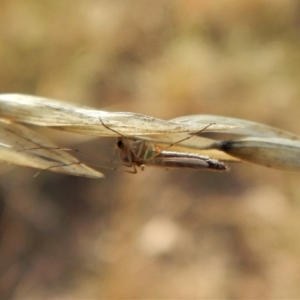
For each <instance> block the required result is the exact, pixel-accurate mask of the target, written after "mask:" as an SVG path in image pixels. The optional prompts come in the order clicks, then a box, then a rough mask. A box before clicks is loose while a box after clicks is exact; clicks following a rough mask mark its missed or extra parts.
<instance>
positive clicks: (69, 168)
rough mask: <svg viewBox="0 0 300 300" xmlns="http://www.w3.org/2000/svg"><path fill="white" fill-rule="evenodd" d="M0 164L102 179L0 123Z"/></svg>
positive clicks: (53, 147) (41, 140)
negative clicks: (5, 163)
mask: <svg viewBox="0 0 300 300" xmlns="http://www.w3.org/2000/svg"><path fill="white" fill-rule="evenodd" d="M0 160H1V161H4V162H7V163H10V164H14V165H20V166H25V167H32V168H37V169H41V170H47V171H53V172H57V173H64V174H68V175H76V176H83V177H90V178H102V177H104V175H103V174H102V173H100V172H98V171H95V170H93V169H91V168H89V167H87V166H86V165H84V164H82V163H80V161H79V160H78V159H76V158H75V157H73V156H72V155H70V154H69V153H67V152H65V151H63V150H62V149H59V148H58V147H57V146H56V145H54V144H53V143H51V142H50V141H48V140H46V139H45V138H44V137H42V136H40V135H38V134H37V133H36V132H34V131H32V130H30V129H28V128H26V127H25V126H22V125H20V124H16V123H12V122H10V121H6V120H1V119H0Z"/></svg>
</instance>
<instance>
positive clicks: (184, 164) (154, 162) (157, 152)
mask: <svg viewBox="0 0 300 300" xmlns="http://www.w3.org/2000/svg"><path fill="white" fill-rule="evenodd" d="M118 148H119V149H120V157H121V159H122V161H123V162H124V163H125V165H127V166H129V167H133V173H136V168H135V166H138V167H140V168H141V169H142V170H143V169H144V167H145V165H151V166H159V167H164V168H190V169H197V170H199V169H208V170H215V171H226V170H227V166H226V165H225V164H224V163H222V162H219V161H217V160H214V159H210V158H209V157H206V156H201V155H198V154H191V153H184V152H173V151H166V150H162V149H160V148H159V147H155V146H154V144H152V143H149V142H145V141H140V140H136V141H130V140H129V139H127V138H125V137H121V138H119V139H118Z"/></svg>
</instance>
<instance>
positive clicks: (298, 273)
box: [0, 0, 300, 299]
mask: <svg viewBox="0 0 300 300" xmlns="http://www.w3.org/2000/svg"><path fill="white" fill-rule="evenodd" d="M0 16H1V17H0V61H1V71H0V93H8V92H13V93H27V94H33V95H39V96H45V97H51V98H57V99H62V100H65V101H70V102H71V103H80V104H83V105H89V106H92V107H97V108H99V109H107V110H115V111H133V112H138V113H143V114H147V115H151V116H155V117H159V118H163V119H168V118H173V117H176V116H182V115H185V114H199V113H205V114H219V115H225V116H232V117H238V118H244V119H249V120H253V121H257V122H261V123H265V124H269V125H272V126H276V127H280V128H283V129H286V130H289V131H291V132H295V133H297V134H300V129H299V115H300V104H299V103H300V102H299V98H300V85H299V80H300V71H299V70H300V39H299V38H300V36H299V32H300V31H299V30H300V28H299V27H300V5H299V3H298V1H296V0H294V1H293V0H291V1H281V0H270V1H267V0H265V1H262V0H261V1H259V0H254V1H253V0H247V1H238V0H228V1H227V0H226V1H200V0H199V1H197V0H195V1H192V0H182V1H179V0H178V1H175V0H169V1H165V0H155V1H153V0H149V1H146V0H141V1H129V0H126V1H121V0H119V1H115V0H107V1H104V0H99V1H93V0H86V1H80V0H72V1H71V0H69V1H67V0H62V1H57V0H55V1H53V0H48V1H47V0H42V1H38V0H30V1H25V0H3V1H1V3H0ZM45 135H47V137H49V138H50V139H52V140H55V141H56V143H57V144H59V145H62V146H68V147H75V148H77V147H79V146H78V145H76V143H77V142H78V141H79V140H80V138H81V137H79V136H78V135H75V134H72V133H64V132H57V131H53V130H52V131H51V130H47V131H45ZM82 140H84V137H82ZM114 142H115V140H111V141H107V140H106V139H100V140H97V141H93V142H86V143H85V144H83V145H80V147H81V149H84V151H85V152H87V153H93V154H94V155H96V156H97V155H98V154H99V153H101V156H105V157H112V155H113V150H112V148H111V147H110V144H112V143H114ZM93 161H94V158H93ZM94 162H95V161H94ZM97 163H98V164H101V158H100V154H99V162H97ZM1 170H2V171H1V177H0V200H1V202H0V204H1V206H0V212H1V215H0V216H1V219H0V225H1V227H0V228H1V230H0V257H1V260H0V295H1V298H3V299H7V298H11V299H24V298H28V299H42V298H43V299H45V298H48V299H84V298H85V299H100V298H102V299H104V298H105V299H110V298H114V299H116V298H119V299H120V298H124V299H125V298H126V299H130V298H135V299H139V298H140V299H142V298H148V299H149V298H177V299H187V298H205V299H208V298H209V299H212V298H232V299H241V298H269V299H272V298H273V299H274V298H299V297H300V286H299V282H300V258H299V257H300V255H299V254H300V234H299V233H300V201H299V199H300V186H299V174H294V173H284V172H280V171H274V170H271V169H267V168H263V167H259V166H255V165H251V164H247V163H243V164H240V165H234V166H233V167H232V170H231V172H230V173H228V174H225V175H224V174H217V173H210V172H191V171H166V170H159V169H154V168H153V169H152V168H147V169H146V170H145V171H144V172H140V173H138V174H137V175H131V174H126V173H122V172H114V171H107V172H106V176H107V178H106V179H102V180H92V179H85V178H76V177H71V176H63V175H58V174H54V173H53V174H52V173H47V172H44V173H42V174H40V175H39V176H38V177H33V175H34V174H35V173H36V171H33V170H30V169H24V168H16V167H10V166H7V165H5V164H1Z"/></svg>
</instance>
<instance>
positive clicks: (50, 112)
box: [0, 94, 231, 137]
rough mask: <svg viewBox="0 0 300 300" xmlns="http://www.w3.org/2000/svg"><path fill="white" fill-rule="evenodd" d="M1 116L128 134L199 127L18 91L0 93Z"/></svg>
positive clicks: (187, 130)
mask: <svg viewBox="0 0 300 300" xmlns="http://www.w3.org/2000/svg"><path fill="white" fill-rule="evenodd" d="M0 118H5V119H8V120H12V121H14V122H21V123H28V124H32V125H37V126H47V127H53V128H56V129H60V130H66V131H72V132H76V133H81V134H87V135H96V136H117V133H116V132H114V131H113V130H115V131H117V132H118V133H120V134H123V135H126V136H127V137H129V136H132V137H134V136H136V135H155V134H165V133H192V132H197V131H199V124H198V123H196V124H193V123H192V122H191V123H189V124H184V123H180V122H170V121H164V120H161V119H157V118H153V117H150V116H146V115H142V114H136V113H131V112H106V111H102V110H95V109H91V108H86V107H81V106H77V105H71V104H68V103H64V102H61V101H57V100H53V99H49V98H42V97H36V96H30V95H21V94H1V95H0ZM100 119H101V120H102V121H103V122H104V123H105V125H106V126H104V125H103V124H102V122H101V121H100ZM207 125H208V124H207V123H206V124H204V126H207ZM201 126H202V125H201ZM108 128H111V129H112V130H110V129H108ZM222 128H223V129H227V128H231V126H228V125H224V126H223V125H222V124H212V125H211V126H210V128H209V130H213V129H215V130H222ZM200 129H201V128H200Z"/></svg>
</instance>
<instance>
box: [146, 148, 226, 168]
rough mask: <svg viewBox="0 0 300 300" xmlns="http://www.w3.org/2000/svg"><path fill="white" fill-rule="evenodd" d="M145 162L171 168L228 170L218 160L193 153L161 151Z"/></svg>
mask: <svg viewBox="0 0 300 300" xmlns="http://www.w3.org/2000/svg"><path fill="white" fill-rule="evenodd" d="M145 164H147V165H155V166H161V167H166V168H168V167H170V168H190V169H211V170H217V171H226V170H227V169H228V167H227V166H226V165H225V164H224V163H222V162H219V161H217V160H214V159H210V158H208V157H206V156H201V155H197V154H191V153H182V152H172V151H161V152H160V153H159V154H158V155H156V156H155V157H153V158H152V159H148V160H147V161H146V162H145Z"/></svg>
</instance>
